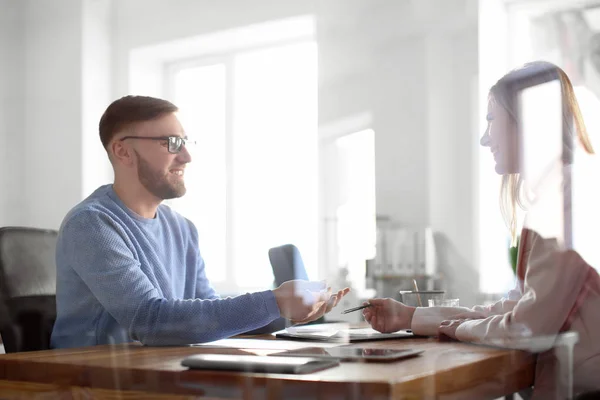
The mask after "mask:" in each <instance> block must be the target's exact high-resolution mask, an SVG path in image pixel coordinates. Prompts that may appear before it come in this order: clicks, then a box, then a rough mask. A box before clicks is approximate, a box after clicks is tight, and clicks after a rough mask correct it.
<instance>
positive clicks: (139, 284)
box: [57, 210, 280, 345]
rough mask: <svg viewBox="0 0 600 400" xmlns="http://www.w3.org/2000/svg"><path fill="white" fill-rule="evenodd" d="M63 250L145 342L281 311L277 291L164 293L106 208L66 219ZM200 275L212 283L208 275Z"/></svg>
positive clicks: (251, 324) (225, 327) (191, 336)
mask: <svg viewBox="0 0 600 400" xmlns="http://www.w3.org/2000/svg"><path fill="white" fill-rule="evenodd" d="M57 251H58V252H60V253H61V257H62V258H63V260H64V261H65V263H66V264H67V266H69V267H70V268H73V270H75V271H76V273H77V274H78V275H79V276H80V277H81V279H82V280H83V281H84V282H85V284H86V285H87V286H88V288H89V289H90V291H91V292H92V294H93V295H94V296H95V297H96V299H97V300H98V301H99V302H100V304H102V306H103V307H104V308H105V309H106V310H107V311H108V312H109V313H110V314H111V315H112V316H113V318H115V320H116V321H117V322H118V323H119V324H120V325H121V326H122V327H124V328H125V329H127V331H128V333H129V336H130V337H131V338H132V339H133V340H139V341H141V342H142V343H144V344H148V345H177V344H188V343H200V342H208V341H213V340H218V339H222V338H225V337H229V336H232V335H236V334H239V333H243V332H246V331H248V330H251V329H255V328H259V327H261V326H264V325H266V324H268V323H269V322H271V321H272V320H274V319H276V318H278V317H279V316H280V313H279V309H278V307H277V302H276V300H275V296H274V295H273V292H272V291H264V292H257V293H247V294H244V295H241V296H237V297H234V298H226V299H218V298H210V299H204V300H202V299H189V300H188V299H166V298H164V297H162V296H161V295H160V292H159V291H158V290H157V289H156V288H155V287H154V286H153V285H152V283H151V282H150V280H149V279H148V277H147V276H146V275H145V274H144V273H143V272H142V270H141V268H140V263H139V261H137V259H136V257H135V254H134V251H135V250H134V246H132V244H131V242H130V240H129V238H128V236H127V235H126V233H125V231H124V229H123V227H121V226H120V225H119V224H117V223H115V222H114V220H113V219H112V218H111V217H110V216H109V215H107V214H105V213H103V212H100V211H95V210H94V211H92V210H85V211H81V212H79V213H77V214H75V215H73V216H71V218H69V219H68V220H67V221H65V224H64V225H63V228H62V238H61V241H60V242H59V246H58V248H57ZM201 271H204V268H201ZM202 274H203V272H202ZM198 279H199V280H200V281H202V282H203V283H206V284H208V281H207V280H206V277H205V276H200V277H199V278H198ZM203 290H204V289H203ZM207 294H210V293H208V292H207ZM209 297H212V296H209Z"/></svg>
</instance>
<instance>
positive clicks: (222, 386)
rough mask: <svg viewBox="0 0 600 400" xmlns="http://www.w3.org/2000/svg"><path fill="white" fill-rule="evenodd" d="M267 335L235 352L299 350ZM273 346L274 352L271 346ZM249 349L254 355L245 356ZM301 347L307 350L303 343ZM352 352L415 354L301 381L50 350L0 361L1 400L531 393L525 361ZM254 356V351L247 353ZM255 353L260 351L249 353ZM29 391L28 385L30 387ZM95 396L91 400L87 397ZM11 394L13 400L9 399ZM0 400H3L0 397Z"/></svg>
mask: <svg viewBox="0 0 600 400" xmlns="http://www.w3.org/2000/svg"><path fill="white" fill-rule="evenodd" d="M272 339H273V337H272V336H270V335H266V336H261V337H259V338H258V339H252V340H253V341H251V342H250V341H248V340H243V341H241V342H240V340H239V339H229V340H227V341H225V342H223V341H222V342H220V343H222V344H223V343H224V344H226V345H231V346H236V345H239V344H240V343H241V344H242V347H246V348H247V349H246V350H242V351H246V352H252V353H256V354H268V353H270V352H271V353H272V352H274V351H275V350H268V349H267V348H268V347H273V348H276V349H279V350H277V351H281V349H282V348H289V349H291V348H297V347H298V346H299V344H298V343H299V342H288V341H280V340H276V341H270V342H269V341H267V340H272ZM271 343H273V345H272V346H271ZM252 344H256V345H257V346H253V345H252ZM302 344H303V345H305V346H310V345H312V343H308V342H303V343H302ZM353 346H357V347H360V346H362V347H365V346H368V347H385V348H395V349H403V348H419V349H423V350H425V351H424V353H423V354H422V355H421V356H419V357H416V358H413V359H407V360H402V361H398V362H392V363H353V362H344V363H342V364H341V365H340V366H338V367H334V368H331V369H327V370H324V371H320V372H316V373H312V374H306V375H284V374H259V373H234V372H216V371H214V372H213V371H191V370H187V369H186V368H184V367H182V366H181V365H180V362H181V360H182V358H184V357H186V356H188V355H191V354H200V353H233V354H239V353H240V350H239V349H234V348H204V347H144V346H141V345H139V344H128V345H114V346H108V345H107V346H95V347H87V348H78V349H68V350H48V351H39V352H29V353H15V354H6V355H2V356H0V394H2V393H7V392H4V391H5V390H13V391H18V388H19V387H20V388H22V389H23V388H30V389H31V390H34V389H35V390H34V391H35V392H36V393H39V392H43V391H44V390H45V389H44V388H47V389H48V390H51V391H52V393H61V392H65V393H67V394H69V393H70V394H71V397H67V398H79V397H77V396H75V395H73V393H75V394H76V393H80V392H81V391H83V392H84V393H88V395H89V396H88V397H85V396H83V398H90V397H93V396H95V397H98V398H111V399H112V398H127V399H130V398H157V399H158V398H165V397H164V396H165V395H172V396H178V397H177V398H181V399H183V398H185V399H190V398H196V396H200V397H202V398H245V399H260V398H269V399H271V398H272V399H278V398H285V399H292V398H299V399H359V398H368V399H416V398H444V399H449V398H456V399H464V398H469V399H471V398H497V397H501V396H504V395H506V394H510V393H514V392H516V391H518V390H521V389H524V388H526V387H529V386H531V385H532V383H533V376H534V368H535V358H534V356H532V355H531V354H528V353H525V352H522V351H515V350H504V349H496V348H489V347H482V346H474V345H469V344H464V343H457V342H452V343H449V342H438V341H437V340H436V339H432V338H418V339H417V338H415V339H400V340H392V341H380V342H370V343H363V344H356V345H353ZM249 347H254V348H255V349H253V350H252V349H248V348H249ZM256 347H258V348H259V349H256ZM32 382H33V383H35V384H33V385H32V384H28V383H32ZM94 391H95V392H94ZM11 393H12V392H11ZM0 398H4V397H2V396H0Z"/></svg>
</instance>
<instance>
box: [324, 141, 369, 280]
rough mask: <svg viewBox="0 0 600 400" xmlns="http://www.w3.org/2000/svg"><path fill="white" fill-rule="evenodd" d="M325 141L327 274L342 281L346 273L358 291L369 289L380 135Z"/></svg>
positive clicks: (325, 258)
mask: <svg viewBox="0 0 600 400" xmlns="http://www.w3.org/2000/svg"><path fill="white" fill-rule="evenodd" d="M323 136H325V137H322V140H321V161H322V162H321V179H322V188H323V192H322V195H323V196H322V201H323V203H322V213H323V222H324V225H323V228H324V229H323V249H322V250H323V257H324V260H323V264H324V265H325V266H326V267H327V270H326V271H323V272H324V273H325V274H326V275H327V276H337V275H339V274H340V272H341V270H338V268H342V269H346V270H347V273H348V276H347V277H346V279H348V281H349V282H350V283H351V285H352V287H353V289H356V290H364V289H365V273H366V271H365V262H366V260H370V259H373V258H374V257H375V248H376V223H375V221H376V216H375V132H374V131H373V130H372V129H364V130H360V131H358V132H353V133H350V134H348V133H346V132H345V131H344V132H341V133H337V134H335V135H323ZM327 136H331V137H327Z"/></svg>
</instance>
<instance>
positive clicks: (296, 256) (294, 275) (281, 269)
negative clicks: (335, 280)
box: [246, 244, 325, 335]
mask: <svg viewBox="0 0 600 400" xmlns="http://www.w3.org/2000/svg"><path fill="white" fill-rule="evenodd" d="M269 262H270V263H271V268H272V269H273V276H274V277H275V282H274V283H275V287H278V286H279V285H281V284H282V283H283V282H287V281H290V280H293V279H304V280H308V274H307V273H306V268H305V267H304V262H303V261H302V256H301V255H300V250H298V248H297V247H296V246H294V245H293V244H284V245H283V246H278V247H273V248H272V249H269ZM323 322H325V320H324V318H323V317H321V318H319V319H317V320H315V321H313V322H309V323H308V324H322V323H323ZM286 324H287V320H286V319H285V318H277V319H276V320H274V321H272V322H271V323H269V324H268V325H265V326H263V327H262V328H258V329H255V330H253V331H250V332H247V333H246V334H248V335H257V334H263V333H272V332H275V331H279V330H282V329H285V328H286ZM308 324H307V325H308Z"/></svg>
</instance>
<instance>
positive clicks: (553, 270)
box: [363, 62, 600, 398]
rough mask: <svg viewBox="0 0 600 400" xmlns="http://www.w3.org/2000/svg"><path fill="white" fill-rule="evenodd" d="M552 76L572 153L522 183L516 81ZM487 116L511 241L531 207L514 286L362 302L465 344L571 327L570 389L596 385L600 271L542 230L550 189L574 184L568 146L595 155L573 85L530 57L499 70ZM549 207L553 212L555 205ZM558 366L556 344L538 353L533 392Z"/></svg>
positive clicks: (485, 141)
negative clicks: (497, 295)
mask: <svg viewBox="0 0 600 400" xmlns="http://www.w3.org/2000/svg"><path fill="white" fill-rule="evenodd" d="M552 81H556V82H559V83H560V88H561V90H560V92H561V95H562V100H563V103H564V104H565V105H566V107H563V121H565V122H564V123H565V124H566V125H565V128H566V132H569V134H568V135H567V137H564V139H566V144H567V146H566V148H567V149H571V151H566V152H563V153H561V154H559V155H558V159H557V161H558V164H559V165H560V166H559V168H558V169H556V168H554V173H552V172H548V171H546V173H545V174H543V176H542V177H539V176H538V177H537V180H536V182H535V184H531V185H530V183H532V182H528V185H524V181H526V180H527V179H524V178H522V172H524V170H525V169H526V168H525V167H524V166H522V165H521V163H522V157H520V155H521V154H522V151H520V150H522V149H520V144H521V141H520V138H519V133H520V128H519V122H520V117H519V116H520V110H519V108H518V104H520V103H519V101H518V95H519V93H520V91H518V90H516V89H515V88H524V87H527V86H531V85H533V84H537V83H539V82H552ZM516 82H518V84H515V83H516ZM487 119H488V127H487V129H486V131H485V134H484V135H483V137H482V138H481V145H482V146H484V147H489V148H490V150H491V151H492V153H493V155H494V159H495V161H496V167H495V168H496V172H497V173H498V174H500V175H502V190H501V209H502V213H503V216H504V218H505V220H506V223H507V226H508V227H509V230H510V232H511V236H512V238H513V242H516V232H517V226H518V221H517V217H518V215H517V207H518V206H521V207H523V208H526V206H527V205H529V206H532V207H530V212H529V214H528V215H527V217H526V219H525V222H524V226H525V228H524V229H523V230H522V231H521V240H520V245H519V254H518V261H517V262H518V263H517V277H518V283H517V286H516V288H515V289H514V290H511V291H510V292H509V293H508V295H507V297H506V298H503V299H501V300H500V301H498V302H496V303H495V304H493V305H490V306H476V307H474V308H472V309H468V308H450V307H430V308H422V307H418V308H415V307H408V306H406V305H404V304H402V303H400V302H397V301H395V300H392V299H373V300H371V301H370V302H369V303H370V304H371V305H372V306H371V307H369V308H366V309H365V310H364V311H363V315H364V317H365V319H366V320H367V321H368V322H369V323H370V325H371V326H372V327H373V328H374V329H376V330H378V331H380V332H394V331H397V330H400V329H409V328H410V329H412V330H413V332H414V333H415V334H418V335H430V336H432V335H440V336H441V337H449V338H452V339H456V340H460V341H465V342H472V343H482V344H496V345H498V344H500V345H505V346H509V347H510V346H511V344H514V343H515V340H517V339H523V338H532V339H533V340H531V341H530V342H531V343H532V344H536V340H535V338H540V337H548V335H550V337H552V336H553V335H556V334H558V333H559V332H564V331H567V330H571V331H577V332H578V333H579V342H578V344H577V345H576V346H575V350H574V370H573V374H574V375H573V376H574V392H575V393H578V392H583V391H589V390H593V389H598V388H600V379H599V377H600V277H599V276H598V274H597V272H596V271H595V270H594V269H593V268H592V267H590V266H589V265H588V264H587V263H586V262H585V261H584V260H583V258H582V257H581V256H580V255H579V254H578V253H577V252H575V251H574V250H573V249H570V248H569V247H570V246H569V243H564V241H563V240H562V239H561V238H560V237H558V236H560V235H554V233H556V230H554V231H553V230H552V229H549V230H545V231H544V229H545V227H546V225H547V220H548V219H551V218H552V216H553V215H548V214H547V213H546V214H544V213H543V212H542V211H540V210H544V207H543V205H544V200H546V199H545V198H544V196H546V198H548V197H553V198H556V194H558V192H560V193H561V195H562V188H563V186H562V185H563V182H565V183H566V184H569V183H570V180H569V179H566V180H563V177H565V176H566V177H568V176H570V175H569V174H567V175H565V174H564V172H565V171H569V169H570V164H571V160H572V158H573V157H572V155H573V154H572V153H573V152H574V149H573V148H572V147H569V146H571V144H575V143H577V144H578V145H579V146H581V147H582V148H583V150H584V151H585V152H586V153H588V154H592V153H593V149H592V146H591V143H590V141H589V138H588V136H587V132H586V130H585V126H584V124H583V120H582V117H581V113H580V110H579V106H578V104H577V100H576V99H575V95H574V92H573V87H572V85H571V82H570V81H569V78H568V77H567V75H566V74H565V73H564V72H563V71H562V70H561V69H560V68H558V67H556V66H555V65H553V64H550V63H547V62H534V63H529V64H526V65H525V66H523V67H522V68H519V69H517V70H514V71H511V72H510V73H508V74H507V75H505V76H504V77H502V78H501V79H500V80H499V81H498V82H497V83H496V84H495V85H494V86H493V87H492V88H491V89H490V94H489V101H488V116H487ZM571 121H573V123H571ZM555 166H556V165H555ZM557 171H558V172H559V174H558V175H557V174H556V172H557ZM549 176H550V177H552V176H553V177H554V178H556V177H557V176H558V177H559V179H554V181H552V179H549V178H548V177H549ZM525 178H527V176H526V177H525ZM549 181H550V182H551V183H552V182H553V183H556V182H560V184H559V185H558V188H559V190H555V192H554V193H553V192H552V190H551V189H550V190H548V187H551V188H553V189H557V186H556V185H555V186H554V187H553V186H552V184H548V182H549ZM591 184H596V183H595V182H591ZM541 188H544V189H541ZM548 194H550V195H548ZM552 194H554V196H552ZM550 203H551V204H554V203H552V202H551V201H550ZM554 205H555V204H554ZM568 206H570V205H568ZM598 206H600V204H598ZM550 210H552V211H556V208H551V209H550ZM540 213H541V214H540ZM540 215H541V217H540ZM596 222H598V221H596ZM561 223H562V222H561ZM561 226H562V225H561ZM538 228H540V229H538ZM540 232H541V233H540ZM551 343H552V341H550V346H551ZM537 344H539V340H538V341H537ZM531 349H532V350H533V347H532V348H531ZM556 367H557V365H556V361H555V360H554V358H553V357H552V352H551V351H547V352H545V353H542V354H540V355H539V357H538V363H537V367H536V378H535V385H534V395H535V397H539V398H548V396H549V395H550V394H554V395H556V394H557V393H556V390H557V384H556V382H555V380H556V378H555V377H556V375H555V373H556Z"/></svg>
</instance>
